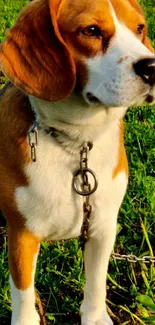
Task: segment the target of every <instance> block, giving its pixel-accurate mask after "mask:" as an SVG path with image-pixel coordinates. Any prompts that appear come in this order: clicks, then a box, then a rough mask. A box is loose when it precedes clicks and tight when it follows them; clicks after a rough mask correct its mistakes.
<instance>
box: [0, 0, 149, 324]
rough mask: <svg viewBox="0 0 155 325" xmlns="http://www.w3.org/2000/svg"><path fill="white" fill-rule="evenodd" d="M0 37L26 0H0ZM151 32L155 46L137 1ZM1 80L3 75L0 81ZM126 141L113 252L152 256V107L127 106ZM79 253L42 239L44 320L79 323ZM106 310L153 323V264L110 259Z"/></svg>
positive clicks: (0, 302) (7, 309)
mask: <svg viewBox="0 0 155 325" xmlns="http://www.w3.org/2000/svg"><path fill="white" fill-rule="evenodd" d="M0 1H1V2H0V41H2V40H3V38H4V35H5V31H6V29H7V28H9V27H10V26H11V25H12V24H13V22H14V20H15V18H16V15H17V13H18V12H19V10H20V9H21V8H22V7H23V6H24V4H25V3H26V2H27V1H26V0H0ZM141 4H142V5H143V8H144V11H145V14H146V16H147V21H148V27H149V36H150V38H151V40H152V44H153V45H154V46H155V4H154V0H141ZM3 83H4V79H3V78H1V84H3ZM125 125H126V134H125V144H126V149H127V155H128V160H129V166H130V179H129V186H128V191H127V194H126V196H125V199H124V203H123V205H122V207H121V210H120V213H119V218H118V228H117V239H116V244H115V247H114V250H115V252H117V253H121V254H131V253H132V254H135V255H136V256H139V257H142V256H144V255H151V256H153V255H154V252H155V105H154V106H151V107H150V106H147V105H144V106H142V107H137V108H135V107H134V108H130V109H129V111H128V113H127V115H126V117H125ZM0 230H1V237H0V324H10V314H11V306H10V289H9V285H8V277H9V272H8V262H7V240H6V235H5V229H4V228H0ZM82 269H83V261H82V252H81V249H80V247H79V244H78V241H77V240H72V241H69V242H63V243H62V242H61V243H60V242H57V243H53V244H49V243H47V242H44V243H42V247H41V252H40V257H39V262H38V267H37V276H36V288H37V290H38V292H39V294H40V297H41V300H42V304H43V306H44V310H45V312H46V320H47V324H56V325H59V324H63V325H70V324H74V325H75V324H80V323H79V316H78V311H79V305H80V303H81V300H82V291H83V287H84V274H83V271H82ZM107 291H108V295H107V305H108V310H109V312H110V314H111V316H112V318H113V320H114V322H115V324H120V325H127V324H132V325H134V324H135V325H138V324H143V325H145V324H155V269H154V268H153V265H145V264H143V263H135V264H131V263H128V262H124V261H117V262H116V261H113V260H111V261H110V265H109V274H108V282H107Z"/></svg>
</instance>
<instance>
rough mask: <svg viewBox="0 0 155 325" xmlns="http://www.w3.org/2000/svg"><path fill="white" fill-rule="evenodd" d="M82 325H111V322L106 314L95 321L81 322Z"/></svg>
mask: <svg viewBox="0 0 155 325" xmlns="http://www.w3.org/2000/svg"><path fill="white" fill-rule="evenodd" d="M82 325H113V321H112V320H111V318H110V317H109V315H108V313H104V314H103V315H102V317H100V319H99V320H97V321H90V320H86V319H85V320H83V321H82Z"/></svg>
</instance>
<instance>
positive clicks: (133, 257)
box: [111, 253, 155, 264]
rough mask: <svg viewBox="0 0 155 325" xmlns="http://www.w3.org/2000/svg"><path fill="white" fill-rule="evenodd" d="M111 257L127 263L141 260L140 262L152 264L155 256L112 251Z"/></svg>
mask: <svg viewBox="0 0 155 325" xmlns="http://www.w3.org/2000/svg"><path fill="white" fill-rule="evenodd" d="M111 258H112V259H113V260H117V261H126V262H129V263H137V262H142V263H145V264H153V263H155V257H153V256H143V257H137V256H136V255H133V254H129V255H121V254H116V253H112V254H111Z"/></svg>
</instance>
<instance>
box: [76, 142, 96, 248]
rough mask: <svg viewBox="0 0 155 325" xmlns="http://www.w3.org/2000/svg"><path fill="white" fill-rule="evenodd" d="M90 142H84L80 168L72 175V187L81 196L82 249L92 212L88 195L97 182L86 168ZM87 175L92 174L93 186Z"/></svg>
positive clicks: (91, 192)
mask: <svg viewBox="0 0 155 325" xmlns="http://www.w3.org/2000/svg"><path fill="white" fill-rule="evenodd" d="M92 147H93V146H92V144H91V143H90V142H88V143H86V144H84V146H83V148H82V150H81V151H80V169H78V170H77V171H76V172H75V174H74V177H73V187H74V189H75V191H76V193H78V194H79V195H82V196H83V198H84V199H83V224H82V228H81V236H80V242H81V246H82V250H84V245H85V243H86V242H87V241H88V239H89V221H90V216H91V212H92V206H91V204H90V195H91V194H93V193H94V192H95V191H96V189H97V187H98V182H97V178H96V175H95V173H94V172H93V170H92V169H90V168H88V152H89V151H90V150H91V149H92ZM88 175H89V176H90V175H92V177H93V179H94V186H93V188H91V185H90V183H89V180H88ZM78 176H81V181H82V182H81V184H80V189H79V188H78V185H77V183H78Z"/></svg>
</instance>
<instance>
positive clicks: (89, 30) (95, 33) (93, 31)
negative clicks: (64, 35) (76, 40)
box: [81, 26, 102, 38]
mask: <svg viewBox="0 0 155 325" xmlns="http://www.w3.org/2000/svg"><path fill="white" fill-rule="evenodd" d="M81 33H82V34H83V35H85V36H88V37H98V38H99V37H102V33H101V30H100V28H99V27H98V26H88V27H85V28H84V29H82V30H81Z"/></svg>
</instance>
